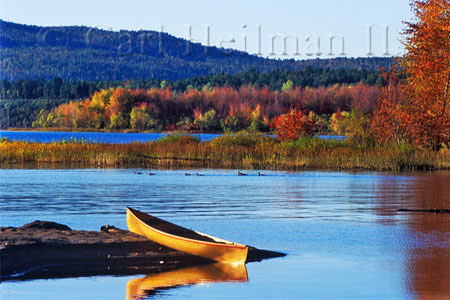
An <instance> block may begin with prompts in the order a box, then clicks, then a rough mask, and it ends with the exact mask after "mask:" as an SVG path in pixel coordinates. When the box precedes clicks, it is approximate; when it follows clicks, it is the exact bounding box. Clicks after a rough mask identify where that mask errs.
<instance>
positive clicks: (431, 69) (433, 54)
mask: <svg viewBox="0 0 450 300" xmlns="http://www.w3.org/2000/svg"><path fill="white" fill-rule="evenodd" d="M411 7H412V9H413V11H414V13H415V16H416V19H415V20H414V22H411V23H406V24H407V29H406V30H405V32H404V35H405V36H406V41H405V42H406V43H405V45H406V54H405V55H404V57H403V58H402V59H401V61H400V67H401V69H402V70H403V71H404V72H405V74H406V76H407V79H406V84H405V85H404V88H403V93H402V97H403V98H401V99H400V98H397V97H392V96H391V97H383V98H382V99H381V103H380V110H379V111H378V112H377V113H376V115H375V123H377V124H378V125H381V124H382V123H383V121H386V122H390V123H392V124H393V126H394V127H395V128H397V129H399V130H400V132H401V131H404V132H403V133H404V134H405V136H406V138H407V139H408V140H409V141H411V142H414V143H415V144H417V145H421V146H432V147H433V148H434V149H439V148H441V147H443V146H447V147H449V142H450V1H449V0H421V1H419V0H414V1H413V2H412V4H411ZM393 126H387V127H386V128H385V129H389V128H390V127H393ZM383 131H384V134H385V135H386V132H385V130H383V128H381V130H378V132H379V133H382V132H383Z"/></svg>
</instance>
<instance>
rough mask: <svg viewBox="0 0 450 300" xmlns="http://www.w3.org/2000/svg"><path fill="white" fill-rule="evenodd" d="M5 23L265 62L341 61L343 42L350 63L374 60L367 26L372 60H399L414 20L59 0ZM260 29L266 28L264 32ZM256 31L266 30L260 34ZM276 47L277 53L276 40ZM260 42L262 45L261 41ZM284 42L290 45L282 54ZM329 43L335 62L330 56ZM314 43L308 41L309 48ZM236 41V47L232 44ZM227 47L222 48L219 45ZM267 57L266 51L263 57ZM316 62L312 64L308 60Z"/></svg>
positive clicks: (349, 8)
mask: <svg viewBox="0 0 450 300" xmlns="http://www.w3.org/2000/svg"><path fill="white" fill-rule="evenodd" d="M0 18H2V19H3V20H7V21H13V22H17V23H25V24H33V25H51V26H54V25H86V26H96V27H99V28H103V29H109V28H112V29H114V30H118V29H132V30H139V29H149V30H158V31H159V30H160V29H161V26H163V27H164V31H165V32H168V33H170V34H173V35H175V36H177V37H183V38H189V34H188V32H189V26H191V27H192V29H191V38H192V39H194V40H196V41H198V42H201V43H203V44H206V43H207V30H206V28H207V26H208V25H209V26H210V30H209V32H210V33H209V40H210V42H209V43H210V45H214V46H220V45H222V46H226V47H229V48H234V49H238V50H245V49H246V50H247V52H250V53H258V52H260V53H261V54H262V56H269V57H270V54H271V53H272V52H273V53H274V54H275V55H272V56H271V57H275V58H284V57H294V58H297V59H306V58H311V57H312V58H315V57H318V55H317V54H318V53H319V51H318V40H320V52H321V53H322V54H321V55H320V57H324V58H327V57H331V56H337V55H338V54H340V53H341V52H342V46H341V41H342V37H343V39H344V41H345V46H344V52H345V54H346V56H366V55H367V53H368V52H369V29H368V28H369V24H372V25H373V27H372V30H371V31H372V53H373V54H374V55H377V56H382V55H383V54H385V52H386V25H388V26H389V29H388V38H387V41H388V43H387V45H388V48H387V50H388V53H389V54H391V55H397V54H399V53H401V51H402V46H401V43H400V39H401V37H400V36H399V34H398V33H399V32H400V31H401V30H402V28H403V27H404V26H403V24H402V21H408V20H411V18H412V13H411V11H410V8H409V1H408V0H394V1H393V0H341V1H332V0H316V1H310V0H308V1H305V0H297V1H294V0H279V1H273V0H272V1H264V0H259V1H255V0H227V1H223V0H221V1H214V0H209V1H206V0H195V1H194V0H191V1H181V0H178V1H175V0H160V1H143V0H127V1H112V0H109V1H105V0H100V1H93V0H77V1H61V0H40V1H29V0H28V1H26V0H0ZM244 25H246V26H245V28H244ZM258 25H259V26H260V27H258ZM258 28H261V29H260V30H259V29H258ZM274 35H277V36H279V37H280V38H275V39H274V48H273V50H274V51H272V38H273V36H274ZM259 36H261V38H259ZM283 36H293V37H297V38H298V44H299V47H298V49H299V51H298V55H294V54H295V53H296V52H297V51H296V41H295V40H296V39H295V38H289V39H288V40H287V43H286V54H287V56H283V55H281V54H282V53H283V52H284V47H283ZM330 36H336V37H335V38H334V39H333V51H332V54H333V55H329V53H330ZM308 37H309V40H307V39H308ZM232 39H234V41H235V42H234V43H230V42H226V41H230V40H232ZM221 41H222V43H221ZM259 49H261V51H259ZM307 53H309V54H312V55H311V56H307V55H306V54H307Z"/></svg>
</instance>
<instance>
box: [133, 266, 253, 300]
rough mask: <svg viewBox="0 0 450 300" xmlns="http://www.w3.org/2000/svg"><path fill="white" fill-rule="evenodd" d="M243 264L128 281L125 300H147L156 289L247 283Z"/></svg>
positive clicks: (200, 268) (202, 268)
mask: <svg viewBox="0 0 450 300" xmlns="http://www.w3.org/2000/svg"><path fill="white" fill-rule="evenodd" d="M247 280H248V279H247V269H246V268H245V265H244V264H237V265H233V264H223V263H214V264H209V265H202V266H197V267H190V268H185V269H180V270H174V271H170V272H164V273H160V274H152V275H148V276H146V277H144V278H137V279H132V280H130V281H128V283H127V288H126V299H127V300H132V299H133V300H137V299H147V297H148V296H150V295H152V294H153V293H155V290H158V289H167V288H172V287H178V286H187V285H193V284H203V283H212V282H247Z"/></svg>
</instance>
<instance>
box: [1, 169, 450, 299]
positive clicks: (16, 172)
mask: <svg viewBox="0 0 450 300" xmlns="http://www.w3.org/2000/svg"><path fill="white" fill-rule="evenodd" d="M135 171H143V172H144V174H143V175H137V174H134V172H135ZM148 171H149V170H137V169H64V170H59V169H56V170H50V169H49V170H47V169H2V170H0V204H1V215H0V217H1V218H0V226H21V225H23V224H24V223H27V222H31V221H33V220H36V219H41V220H42V219H44V220H51V221H56V222H60V223H64V224H67V225H69V226H70V227H72V228H73V229H84V230H98V229H99V228H100V226H102V225H104V224H111V225H114V226H117V227H121V228H126V220H125V206H127V205H129V206H132V207H134V208H137V209H139V210H143V211H146V212H149V213H152V214H155V215H157V216H160V217H163V218H166V219H168V220H170V221H173V222H176V223H179V224H182V225H184V226H187V227H190V228H195V229H198V230H200V231H203V232H207V233H210V234H212V235H216V236H219V237H223V238H225V239H228V240H233V241H236V242H241V243H245V244H249V245H253V246H256V247H259V248H265V249H271V250H278V251H282V252H286V253H287V254H288V255H287V256H286V257H284V258H278V259H272V260H266V261H263V262H260V263H249V264H247V265H246V267H247V274H248V281H247V282H218V283H212V282H208V283H202V284H192V285H188V286H183V287H177V288H169V289H161V290H158V291H157V292H156V293H154V294H153V295H152V296H148V298H157V299H158V298H164V299H211V298H214V299H216V298H220V299H421V298H426V297H429V298H427V299H449V297H450V251H449V250H450V216H449V215H445V214H426V213H405V212H398V211H397V210H398V209H400V208H410V209H431V208H447V209H448V208H449V207H450V173H431V174H426V173H416V174H412V175H409V174H399V175H396V174H386V173H361V174H352V173H335V172H298V173H290V172H266V171H264V173H265V175H266V176H261V177H259V176H256V175H252V174H255V173H256V171H248V173H249V176H246V177H238V176H236V175H235V174H236V171H235V170H191V171H189V172H191V173H196V172H199V173H202V174H204V175H205V176H200V177H197V176H184V170H178V171H176V170H171V171H161V170H152V172H153V173H156V175H155V176H148V175H146V173H145V172H148ZM143 277H145V275H135V276H118V277H115V276H97V277H90V278H75V279H73V278H72V279H54V280H34V281H27V282H3V283H2V284H1V286H0V296H1V298H2V299H30V298H31V299H124V298H125V295H126V286H127V283H128V282H131V281H132V280H134V279H139V278H143Z"/></svg>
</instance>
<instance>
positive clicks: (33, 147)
mask: <svg viewBox="0 0 450 300" xmlns="http://www.w3.org/2000/svg"><path fill="white" fill-rule="evenodd" d="M0 163H1V165H2V166H3V167H5V166H8V165H11V164H25V163H26V164H32V165H36V166H39V165H48V164H58V165H65V166H70V165H77V166H83V167H118V166H127V165H133V166H136V165H138V166H141V167H148V168H158V167H160V168H239V169H272V170H303V169H335V170H380V171H381V170H383V171H400V170H439V169H440V170H443V169H450V153H449V151H441V152H433V151H431V150H423V149H418V148H414V147H412V146H409V145H384V146H374V145H372V146H369V145H364V144H360V143H355V142H352V141H348V140H346V141H337V140H322V139H319V138H301V139H300V140H298V141H295V142H279V141H277V140H275V139H273V138H270V137H264V136H257V135H256V136H247V135H237V136H226V135H225V136H222V137H219V138H216V139H214V140H212V141H210V142H200V141H199V140H198V139H196V138H194V137H186V136H168V137H165V138H163V139H161V140H160V141H156V142H149V143H133V144H94V143H82V142H60V143H50V144H46V143H27V142H11V141H8V140H2V141H1V142H0Z"/></svg>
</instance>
